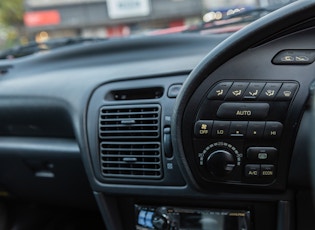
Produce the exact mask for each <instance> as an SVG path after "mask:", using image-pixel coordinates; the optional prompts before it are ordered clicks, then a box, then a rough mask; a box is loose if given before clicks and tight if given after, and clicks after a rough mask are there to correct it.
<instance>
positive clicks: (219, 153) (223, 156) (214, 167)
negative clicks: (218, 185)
mask: <svg viewBox="0 0 315 230" xmlns="http://www.w3.org/2000/svg"><path fill="white" fill-rule="evenodd" d="M205 161H206V162H205V166H206V168H207V169H208V171H209V172H210V173H212V174H213V175H214V176H216V177H224V176H226V175H228V174H230V173H231V172H232V171H233V169H234V168H235V166H236V164H237V162H236V159H235V157H234V155H233V154H232V153H230V152H229V151H226V150H216V151H214V152H212V153H210V154H209V156H208V157H207V158H206V159H205Z"/></svg>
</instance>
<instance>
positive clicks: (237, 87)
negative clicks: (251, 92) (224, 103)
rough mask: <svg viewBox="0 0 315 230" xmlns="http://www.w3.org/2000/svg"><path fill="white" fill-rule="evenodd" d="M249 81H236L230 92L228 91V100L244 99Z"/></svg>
mask: <svg viewBox="0 0 315 230" xmlns="http://www.w3.org/2000/svg"><path fill="white" fill-rule="evenodd" d="M248 84H249V83H248V82H234V83H233V85H232V87H231V88H230V90H229V92H228V93H227V95H226V97H225V99H226V100H242V98H243V95H244V93H245V90H246V88H247V86H248Z"/></svg>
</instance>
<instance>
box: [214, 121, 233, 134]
mask: <svg viewBox="0 0 315 230" xmlns="http://www.w3.org/2000/svg"><path fill="white" fill-rule="evenodd" d="M230 124H231V122H230V121H214V122H213V128H212V136H213V137H227V136H228V134H229V129H230Z"/></svg>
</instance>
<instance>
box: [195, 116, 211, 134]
mask: <svg viewBox="0 0 315 230" xmlns="http://www.w3.org/2000/svg"><path fill="white" fill-rule="evenodd" d="M212 125H213V121H211V120H200V121H197V122H196V123H195V130H194V132H195V136H196V137H209V136H211V131H212Z"/></svg>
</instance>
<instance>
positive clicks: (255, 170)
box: [245, 164, 260, 177]
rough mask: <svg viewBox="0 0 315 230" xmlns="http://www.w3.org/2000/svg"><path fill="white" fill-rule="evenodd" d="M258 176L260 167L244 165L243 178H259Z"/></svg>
mask: <svg viewBox="0 0 315 230" xmlns="http://www.w3.org/2000/svg"><path fill="white" fill-rule="evenodd" d="M259 176H260V165H258V164H247V165H245V177H259Z"/></svg>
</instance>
